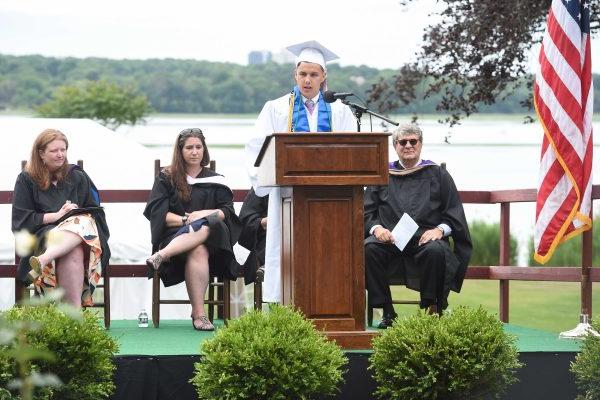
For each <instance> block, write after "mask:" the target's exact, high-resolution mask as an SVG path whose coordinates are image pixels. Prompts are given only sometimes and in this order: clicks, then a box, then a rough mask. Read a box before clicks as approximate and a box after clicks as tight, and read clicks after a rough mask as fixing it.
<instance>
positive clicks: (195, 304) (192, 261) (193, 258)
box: [185, 245, 209, 319]
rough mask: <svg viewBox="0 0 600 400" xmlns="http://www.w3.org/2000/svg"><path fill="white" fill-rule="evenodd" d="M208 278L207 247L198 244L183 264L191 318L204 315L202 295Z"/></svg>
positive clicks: (204, 292)
mask: <svg viewBox="0 0 600 400" xmlns="http://www.w3.org/2000/svg"><path fill="white" fill-rule="evenodd" d="M208 279H209V270H208V249H207V248H206V246H202V245H200V246H197V247H196V248H194V249H192V250H190V252H189V253H188V257H187V262H186V264H185V286H186V288H187V292H188V296H189V297H190V303H191V304H192V319H197V318H199V317H201V316H203V315H205V313H204V296H205V295H206V288H207V287H208Z"/></svg>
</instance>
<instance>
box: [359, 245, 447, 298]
mask: <svg viewBox="0 0 600 400" xmlns="http://www.w3.org/2000/svg"><path fill="white" fill-rule="evenodd" d="M415 239H416V238H413V240H411V241H410V242H409V243H408V244H407V245H406V247H405V248H404V251H402V252H401V251H400V250H399V249H398V248H397V247H396V246H395V245H394V244H389V243H380V242H369V243H367V244H366V245H365V274H366V285H367V290H368V292H369V294H368V301H369V304H370V305H371V306H373V307H376V308H380V307H382V306H383V305H384V304H391V303H392V295H391V292H390V279H389V277H390V271H394V272H395V274H401V275H402V276H401V278H402V281H403V282H404V283H405V284H407V286H408V287H410V288H412V289H415V290H418V291H419V293H420V296H421V302H420V306H421V308H426V307H429V306H430V305H433V304H436V305H437V306H438V309H439V310H442V309H444V308H446V306H447V305H448V303H447V297H448V291H447V290H446V289H445V288H444V280H445V279H444V277H445V271H446V259H445V255H444V252H445V249H444V247H447V246H448V243H447V242H446V241H445V240H435V241H432V242H427V243H425V244H424V245H422V246H419V245H418V241H417V240H415ZM398 264H401V266H400V267H398Z"/></svg>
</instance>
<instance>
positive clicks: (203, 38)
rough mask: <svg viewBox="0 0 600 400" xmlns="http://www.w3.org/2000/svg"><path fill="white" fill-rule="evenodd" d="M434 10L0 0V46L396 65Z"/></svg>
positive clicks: (380, 4)
mask: <svg viewBox="0 0 600 400" xmlns="http://www.w3.org/2000/svg"><path fill="white" fill-rule="evenodd" d="M434 7H435V1H434V0H420V1H418V2H416V4H413V5H411V6H409V7H407V8H405V7H402V6H401V5H399V4H398V1H397V0H370V1H365V0H323V1H311V2H299V1H289V0H254V1H251V0H212V1H192V0H188V1H184V0H169V1H155V0H146V1H139V0H121V1H117V0H103V1H94V2H91V1H85V0H79V1H75V0H0V53H2V54H14V55H25V54H42V55H45V56H57V57H67V56H72V57H91V56H94V57H107V58H115V59H121V58H129V59H147V58H182V59H196V60H209V61H229V62H235V63H239V64H246V63H247V59H248V53H249V52H250V51H252V50H270V51H273V52H277V51H280V50H281V49H283V48H284V47H286V46H288V45H290V44H294V43H298V42H303V41H306V40H317V41H319V42H321V43H322V44H324V45H325V46H327V47H328V48H330V49H331V50H332V51H334V52H335V53H337V54H338V55H339V56H340V61H339V62H340V64H342V65H361V64H366V65H369V66H372V67H376V68H398V67H399V66H400V65H402V64H403V63H405V62H407V61H409V60H410V59H411V58H412V57H413V55H414V53H415V51H416V50H417V49H418V46H419V43H420V40H421V37H422V34H423V28H424V27H425V26H426V24H427V23H428V22H431V17H429V14H430V13H431V12H432V11H433V10H434ZM315 20H318V21H322V22H320V23H319V24H317V25H315V24H314V23H309V22H311V21H315ZM598 48H599V47H598V45H596V46H595V49H598ZM596 53H597V52H596ZM599 65H600V61H599V62H596V63H595V64H594V70H595V71H599V70H600V68H599ZM532 72H533V71H532Z"/></svg>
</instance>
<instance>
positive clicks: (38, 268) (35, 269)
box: [29, 256, 42, 280]
mask: <svg viewBox="0 0 600 400" xmlns="http://www.w3.org/2000/svg"><path fill="white" fill-rule="evenodd" d="M29 266H30V267H31V271H29V276H30V277H31V278H32V279H33V280H35V279H36V278H37V277H38V276H40V274H41V273H42V263H41V262H40V259H39V258H37V257H36V256H31V257H29Z"/></svg>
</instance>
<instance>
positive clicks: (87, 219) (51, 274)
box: [33, 214, 102, 307]
mask: <svg viewBox="0 0 600 400" xmlns="http://www.w3.org/2000/svg"><path fill="white" fill-rule="evenodd" d="M61 231H67V232H72V233H74V234H76V235H78V236H79V237H81V239H82V240H83V244H85V246H84V250H85V251H86V253H85V254H84V262H86V265H85V267H86V271H85V273H84V276H83V277H82V279H83V292H82V294H81V305H82V306H83V307H91V306H93V305H94V302H93V300H92V294H93V293H94V289H95V288H96V286H97V285H98V281H99V280H100V277H101V276H102V263H101V262H100V256H101V255H102V248H101V245H100V238H99V237H98V228H97V227H96V221H95V220H94V218H93V217H92V216H91V215H90V214H80V215H74V216H72V217H69V218H67V219H66V220H64V221H63V222H61V223H60V224H58V225H57V226H56V227H55V228H53V229H52V230H50V231H49V232H48V233H47V238H46V246H47V247H48V246H51V245H52V242H53V241H56V240H60V232H61ZM88 250H89V251H88ZM56 282H57V281H56V262H55V261H52V262H51V263H48V264H47V265H44V266H43V267H42V273H41V274H40V275H39V276H37V277H36V278H35V279H34V281H33V285H34V287H35V290H36V292H37V293H39V294H42V295H43V294H44V293H47V292H48V291H51V290H53V289H54V288H56Z"/></svg>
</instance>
